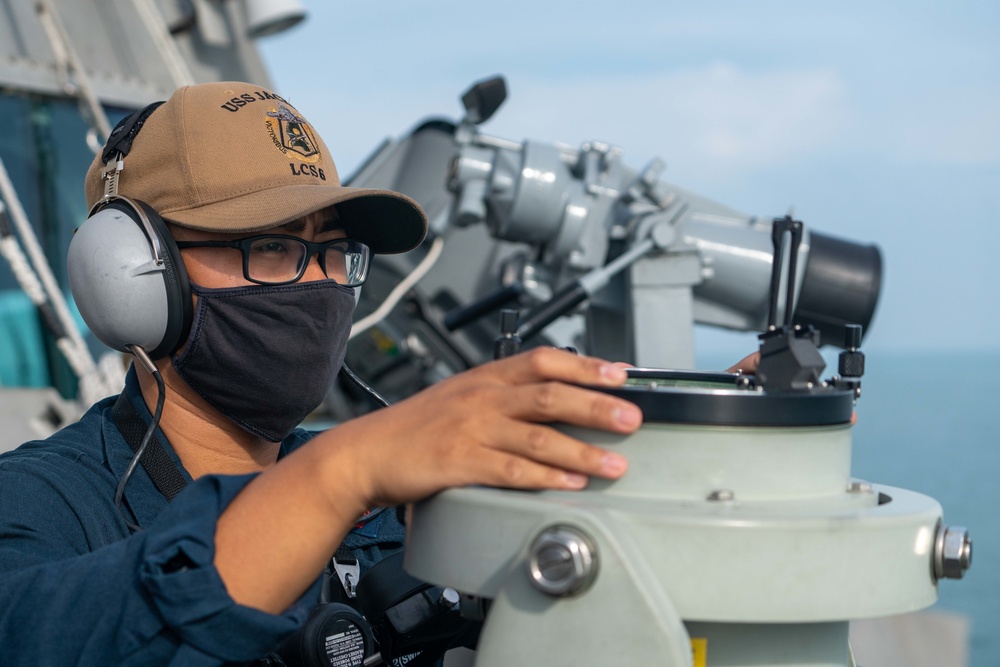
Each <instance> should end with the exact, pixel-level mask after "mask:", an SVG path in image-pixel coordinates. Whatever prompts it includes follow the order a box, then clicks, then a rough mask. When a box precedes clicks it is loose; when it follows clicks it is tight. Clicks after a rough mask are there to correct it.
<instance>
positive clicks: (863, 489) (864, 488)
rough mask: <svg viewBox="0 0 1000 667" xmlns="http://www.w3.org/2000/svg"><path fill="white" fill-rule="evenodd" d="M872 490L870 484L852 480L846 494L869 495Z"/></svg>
mask: <svg viewBox="0 0 1000 667" xmlns="http://www.w3.org/2000/svg"><path fill="white" fill-rule="evenodd" d="M874 490H875V489H874V487H873V486H872V485H871V484H869V483H868V482H862V481H860V480H854V481H853V482H851V483H850V484H849V485H848V486H847V492H848V493H871V492H872V491H874Z"/></svg>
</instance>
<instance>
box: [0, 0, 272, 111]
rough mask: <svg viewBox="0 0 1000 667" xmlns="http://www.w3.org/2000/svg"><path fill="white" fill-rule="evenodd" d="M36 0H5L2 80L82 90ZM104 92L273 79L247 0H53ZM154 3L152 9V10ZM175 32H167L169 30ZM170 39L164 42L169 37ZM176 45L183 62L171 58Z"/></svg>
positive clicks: (0, 23) (0, 21)
mask: <svg viewBox="0 0 1000 667" xmlns="http://www.w3.org/2000/svg"><path fill="white" fill-rule="evenodd" d="M38 4H39V3H36V2H35V1H34V0H0V86H4V87H7V88H13V89H17V90H24V91H31V92H36V93H44V94H49V95H54V96H60V97H63V96H67V95H69V96H75V95H77V94H78V90H77V87H78V85H79V81H78V80H77V77H74V75H73V72H72V71H71V70H68V69H67V66H66V59H65V54H63V53H60V47H59V46H58V45H57V44H53V41H52V39H51V38H50V36H49V34H48V33H47V32H46V28H45V26H44V24H43V21H42V19H41V16H40V13H39V11H38V9H37V6H38ZM47 4H48V5H49V6H50V7H51V8H52V9H53V10H54V12H55V13H56V15H57V16H58V18H59V21H60V23H61V24H62V26H63V27H64V28H65V30H66V33H67V35H68V41H69V43H70V46H71V47H72V49H73V50H74V51H75V52H76V54H77V55H78V56H79V58H80V60H81V61H82V63H83V66H84V68H85V70H86V75H87V77H88V78H89V80H90V83H91V84H92V86H93V88H94V92H95V93H96V95H97V97H98V98H99V99H100V100H102V101H103V102H104V103H105V104H111V105H117V106H123V107H127V108H128V107H137V106H141V105H144V104H147V103H149V102H151V101H154V100H158V99H166V98H167V97H169V95H170V93H171V92H172V91H173V90H174V89H175V88H176V87H177V86H178V85H180V84H182V83H185V81H183V80H182V79H183V78H184V72H187V73H189V74H190V78H191V79H193V81H214V80H245V81H253V82H255V83H261V84H262V85H267V84H268V76H267V72H266V70H265V68H264V65H263V62H262V61H261V59H260V56H259V55H258V54H257V51H256V49H255V47H254V46H253V43H252V41H251V40H250V38H249V37H248V36H247V33H246V15H245V11H244V7H243V3H242V2H232V1H227V2H213V1H212V0H193V1H182V0H49V2H48V3H47ZM150 10H151V11H152V14H150ZM165 35H166V36H168V37H164V36H165ZM164 39H167V40H169V42H170V43H169V44H167V45H166V46H164V44H163V40H164ZM171 49H175V50H176V53H177V54H178V55H179V56H180V59H181V61H182V66H181V67H180V69H181V72H180V73H179V72H178V66H177V63H173V62H171V57H170V50H171Z"/></svg>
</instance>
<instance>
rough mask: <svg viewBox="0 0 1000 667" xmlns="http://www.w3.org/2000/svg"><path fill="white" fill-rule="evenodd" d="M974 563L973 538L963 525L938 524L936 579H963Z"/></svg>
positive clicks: (935, 543) (935, 552)
mask: <svg viewBox="0 0 1000 667" xmlns="http://www.w3.org/2000/svg"><path fill="white" fill-rule="evenodd" d="M971 565H972V538H971V537H970V536H969V531H968V530H966V529H965V528H964V527H962V526H954V527H952V526H940V525H939V526H938V531H937V537H936V538H935V540H934V580H935V581H937V580H939V579H961V578H962V577H963V576H965V571H966V570H968V569H969V567H970V566H971Z"/></svg>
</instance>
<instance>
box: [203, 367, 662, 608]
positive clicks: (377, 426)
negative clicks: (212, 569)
mask: <svg viewBox="0 0 1000 667" xmlns="http://www.w3.org/2000/svg"><path fill="white" fill-rule="evenodd" d="M624 380H625V371H624V370H623V369H621V368H620V367H618V366H616V365H614V364H609V363H607V362H603V361H601V360H598V359H593V358H588V357H580V356H576V355H573V354H569V353H566V352H562V351H559V350H554V349H541V348H540V349H536V350H532V351H530V352H527V353H525V354H521V355H517V356H515V357H511V358H509V359H505V360H503V361H498V362H493V363H490V364H486V365H484V366H481V367H479V368H476V369H473V370H471V371H468V372H466V373H462V374H460V375H457V376H454V377H452V378H449V379H448V380H446V381H444V382H441V383H439V384H437V385H435V386H433V387H430V388H429V389H427V390H425V391H422V392H420V393H419V394H417V395H416V396H414V397H412V398H410V399H407V400H405V401H402V402H400V403H398V404H396V405H394V406H392V407H390V408H387V409H384V410H380V411H378V412H375V413H372V414H370V415H367V416H365V417H362V418H359V419H355V420H352V421H350V422H347V423H345V424H343V425H340V426H338V427H337V428H335V429H332V430H330V431H327V432H326V433H324V434H322V435H320V436H317V437H316V438H314V439H313V440H312V441H310V442H309V443H308V444H307V445H305V446H303V447H302V448H300V449H299V450H297V451H296V452H295V453H293V454H292V455H291V456H288V457H286V458H285V459H282V460H281V461H280V462H279V463H278V464H277V465H275V466H274V467H272V468H270V469H268V470H267V471H265V472H264V473H263V474H261V475H259V476H258V477H257V478H255V479H254V480H253V481H252V482H251V483H250V484H249V485H248V486H247V488H246V489H244V491H243V492H242V493H240V494H239V495H238V496H237V497H236V498H235V500H234V501H233V502H232V504H231V505H230V506H229V507H228V508H227V509H226V511H225V512H224V513H223V514H222V516H221V517H220V519H219V524H218V529H217V532H216V538H215V546H216V551H215V559H214V562H215V565H216V568H217V569H218V571H219V574H220V576H221V577H222V580H223V581H224V582H225V585H226V588H227V590H228V591H229V593H230V595H231V596H232V597H233V599H234V600H236V601H237V602H239V603H241V604H243V605H247V606H250V607H254V608H257V609H261V610H264V611H270V612H278V611H281V610H283V609H286V608H287V607H288V605H289V604H290V603H291V602H292V601H294V600H295V599H297V598H298V596H299V595H301V594H302V592H303V591H304V590H305V589H306V588H307V587H308V586H309V585H310V584H311V583H312V582H313V581H314V580H315V578H316V576H317V575H318V574H319V572H320V571H321V570H322V568H323V565H324V564H325V562H326V561H327V560H328V559H329V557H330V554H331V553H333V551H335V550H336V547H337V545H338V544H339V543H340V541H341V539H342V538H343V535H344V534H345V533H346V531H347V530H348V529H349V527H350V525H351V524H352V523H353V521H354V520H355V519H356V518H357V517H358V516H359V515H360V514H361V512H363V511H364V509H365V508H366V507H369V506H372V505H394V504H400V503H405V502H409V501H413V500H418V499H420V498H424V497H426V496H428V495H431V494H433V493H436V492H437V491H440V490H442V489H445V488H448V487H452V486H464V485H469V484H489V485H495V486H505V487H511V488H523V489H537V488H555V489H579V488H582V487H584V486H585V485H586V482H587V477H588V476H591V475H596V476H600V477H609V478H615V477H619V476H621V475H622V474H624V472H625V468H626V464H625V461H624V460H623V459H622V458H621V457H620V456H618V455H616V454H611V453H608V452H605V451H603V450H601V449H599V448H596V447H592V446H589V445H587V444H585V443H582V442H579V441H577V440H575V439H573V438H570V437H569V436H567V435H565V434H562V433H560V432H558V431H556V430H555V429H553V428H551V427H549V426H547V425H546V422H566V423H572V424H577V425H581V426H587V427H592V428H600V429H604V430H610V431H616V432H620V433H629V432H632V431H634V430H635V429H636V428H638V427H639V425H640V423H641V419H642V418H641V414H640V412H639V410H638V408H637V407H636V406H634V405H633V404H631V403H629V402H627V401H623V400H620V399H617V398H614V397H611V396H608V395H605V394H602V393H599V392H594V391H591V390H587V389H584V388H581V387H579V386H574V385H578V384H583V385H602V386H618V385H620V384H622V383H623V382H624ZM570 383H572V384H570Z"/></svg>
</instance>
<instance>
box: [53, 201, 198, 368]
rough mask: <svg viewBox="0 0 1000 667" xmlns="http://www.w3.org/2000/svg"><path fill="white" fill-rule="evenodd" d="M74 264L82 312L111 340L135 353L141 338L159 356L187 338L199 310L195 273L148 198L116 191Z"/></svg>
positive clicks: (73, 283) (78, 239)
mask: <svg viewBox="0 0 1000 667" xmlns="http://www.w3.org/2000/svg"><path fill="white" fill-rule="evenodd" d="M140 206H141V207H142V208H141V211H142V213H143V214H145V217H146V218H147V219H148V220H149V223H150V228H151V229H152V232H151V233H152V234H153V235H154V236H155V237H156V244H157V245H158V246H159V248H160V253H161V258H160V259H161V262H160V263H157V262H156V261H155V257H154V253H153V242H152V241H151V239H150V234H149V233H148V232H147V231H146V225H145V224H143V222H142V219H141V217H140V214H139V212H138V211H139V209H137V207H140ZM67 265H68V266H67V268H68V273H69V283H70V290H71V291H72V292H73V297H74V299H75V300H76V303H77V307H78V308H79V309H80V314H81V315H82V316H83V319H84V321H85V322H86V323H87V326H88V327H90V330H91V331H92V332H93V333H94V335H95V336H97V338H98V339H99V340H101V342H103V343H104V344H105V345H107V346H108V347H111V348H112V349H115V350H119V351H122V352H127V351H128V348H127V346H128V345H139V346H141V347H142V348H143V349H144V350H146V352H147V353H148V354H149V355H150V357H152V358H153V359H159V358H161V357H164V356H166V355H168V354H170V353H171V352H173V351H174V350H176V349H177V348H178V347H180V345H181V344H182V343H183V342H184V340H185V338H186V337H187V333H188V330H189V329H190V326H191V312H192V306H191V290H190V286H189V283H188V279H187V272H186V271H185V270H184V263H183V261H181V258H180V253H179V251H178V250H177V246H176V244H175V243H174V241H173V238H172V237H171V236H170V234H169V232H168V231H167V228H166V224H164V222H163V221H162V220H161V219H160V217H159V215H157V214H156V212H155V211H154V210H153V209H152V208H151V207H149V206H148V205H146V204H144V203H142V202H138V203H135V202H132V201H129V200H127V199H125V198H116V199H113V200H111V201H110V202H109V203H108V204H106V205H103V206H100V207H98V208H95V210H94V211H93V212H92V213H91V216H90V217H89V218H87V220H85V221H84V223H83V224H82V225H81V226H80V228H79V229H78V230H77V231H76V234H74V236H73V240H72V241H71V243H70V247H69V255H68V257H67Z"/></svg>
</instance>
